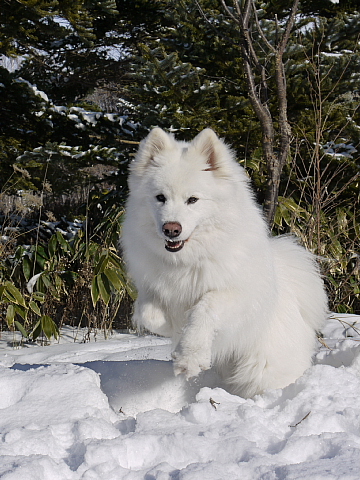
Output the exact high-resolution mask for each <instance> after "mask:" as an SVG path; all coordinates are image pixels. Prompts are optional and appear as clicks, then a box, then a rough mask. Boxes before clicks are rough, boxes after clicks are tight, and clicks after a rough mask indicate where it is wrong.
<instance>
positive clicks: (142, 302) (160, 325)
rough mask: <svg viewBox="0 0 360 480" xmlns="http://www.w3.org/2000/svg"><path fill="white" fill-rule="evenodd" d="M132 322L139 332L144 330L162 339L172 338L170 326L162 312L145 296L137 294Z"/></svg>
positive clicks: (152, 300) (153, 300)
mask: <svg viewBox="0 0 360 480" xmlns="http://www.w3.org/2000/svg"><path fill="white" fill-rule="evenodd" d="M132 322H133V325H134V326H135V327H137V328H139V329H140V330H141V329H144V328H145V329H146V330H149V331H150V332H152V333H156V334H157V335H161V336H163V337H172V336H173V329H172V325H171V323H170V322H168V321H167V320H166V318H165V314H164V312H163V310H162V309H161V308H160V306H159V305H158V304H157V302H156V301H155V299H151V298H148V297H147V295H141V294H139V297H138V298H137V300H136V302H135V305H134V314H133V317H132Z"/></svg>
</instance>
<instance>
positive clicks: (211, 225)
mask: <svg viewBox="0 0 360 480" xmlns="http://www.w3.org/2000/svg"><path fill="white" fill-rule="evenodd" d="M129 187H130V195H129V198H128V202H127V208H126V217H125V220H124V224H123V230H122V246H123V250H124V254H125V260H126V263H127V268H128V271H129V274H130V276H131V278H132V279H133V281H134V283H135V286H136V287H137V290H138V299H137V301H136V303H135V308H134V316H133V321H134V324H135V325H136V326H138V327H139V328H145V329H147V330H150V331H151V332H153V333H156V334H159V335H163V336H167V337H171V338H172V340H173V346H174V354H173V357H174V371H175V374H176V375H177V374H185V375H186V377H187V378H189V377H193V376H196V375H198V374H199V373H200V372H201V371H202V370H207V369H209V368H210V367H211V366H212V365H215V366H216V368H217V370H218V371H219V372H220V374H221V375H222V376H223V378H224V381H225V382H226V384H227V386H228V389H229V390H230V391H231V392H233V393H236V394H239V395H241V396H244V397H251V396H253V395H255V394H257V393H260V392H262V391H263V390H264V389H267V388H278V387H284V386H286V385H288V384H289V383H291V382H293V381H294V380H295V379H296V378H297V377H299V376H300V375H301V374H302V373H303V372H304V370H305V369H306V368H308V367H309V366H310V365H311V356H312V353H313V350H314V347H315V341H316V334H315V332H316V330H318V329H320V328H321V326H322V325H323V323H324V320H325V318H326V315H327V299H326V295H325V293H324V287H323V282H322V280H321V278H320V275H319V272H318V269H317V266H316V263H315V261H314V259H313V257H312V255H311V254H310V253H308V252H307V251H306V250H305V249H303V248H302V247H300V246H299V245H298V244H297V243H296V242H295V241H294V240H293V239H292V238H290V237H271V236H270V235H269V233H268V230H267V226H266V223H265V221H264V219H263V216H262V214H261V211H260V209H259V207H258V206H257V205H256V203H255V201H254V198H253V195H252V192H251V190H250V188H249V181H248V178H247V176H246V173H245V171H244V170H243V168H242V167H241V166H239V165H238V164H237V163H236V161H235V160H234V158H233V155H232V152H231V151H230V150H229V148H228V147H227V146H226V145H225V144H224V143H223V142H222V141H221V140H220V139H219V138H218V137H217V136H216V134H215V133H214V132H213V131H212V130H210V129H206V130H203V131H202V132H201V133H200V134H199V135H198V136H197V137H196V138H195V139H194V140H193V141H192V142H191V143H185V142H178V141H176V140H175V139H174V137H173V136H172V135H169V134H167V133H165V132H164V131H163V130H161V129H160V128H155V129H153V130H152V131H151V132H150V134H149V135H148V136H147V137H146V139H145V140H143V141H142V142H141V144H140V148H139V151H138V153H137V156H136V158H135V161H134V162H133V164H132V165H131V171H130V177H129ZM189 199H190V200H189ZM169 222H176V223H175V225H178V224H180V225H181V228H182V231H181V233H180V235H178V236H177V237H175V238H171V239H170V240H173V241H176V242H178V243H172V244H170V247H171V246H172V245H173V246H175V247H177V246H179V250H178V251H176V250H177V248H173V249H172V250H171V251H168V250H167V249H166V248H165V245H168V246H169V244H168V243H166V242H168V241H169V238H168V237H167V236H166V233H164V230H165V232H166V227H167V226H168V225H169ZM164 225H165V227H164ZM170 226H172V223H170ZM170 247H169V248H170Z"/></svg>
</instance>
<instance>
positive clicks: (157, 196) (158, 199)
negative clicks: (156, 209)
mask: <svg viewBox="0 0 360 480" xmlns="http://www.w3.org/2000/svg"><path fill="white" fill-rule="evenodd" d="M155 198H156V200H157V201H158V202H161V203H165V202H166V198H165V196H164V195H163V194H160V195H156V197H155Z"/></svg>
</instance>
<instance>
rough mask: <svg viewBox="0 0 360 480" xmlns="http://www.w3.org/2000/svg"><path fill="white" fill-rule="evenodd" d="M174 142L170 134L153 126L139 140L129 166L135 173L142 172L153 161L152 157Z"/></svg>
mask: <svg viewBox="0 0 360 480" xmlns="http://www.w3.org/2000/svg"><path fill="white" fill-rule="evenodd" d="M173 142H174V139H173V138H172V136H171V135H169V134H167V133H166V132H164V130H162V129H161V128H159V127H156V128H153V129H152V130H151V132H150V133H149V135H148V136H147V137H146V138H144V140H143V141H142V142H140V146H139V150H138V152H137V154H136V157H135V161H134V163H133V164H132V166H131V168H132V170H134V171H135V172H136V173H137V174H140V175H141V174H142V173H143V171H144V170H145V169H146V167H147V166H148V165H150V164H151V163H154V158H155V156H156V155H157V154H159V153H160V152H161V151H162V150H165V149H166V148H170V147H171V146H172V144H173Z"/></svg>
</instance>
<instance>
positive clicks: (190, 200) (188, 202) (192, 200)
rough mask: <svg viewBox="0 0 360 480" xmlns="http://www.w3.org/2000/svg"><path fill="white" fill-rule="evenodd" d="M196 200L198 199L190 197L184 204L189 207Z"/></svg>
mask: <svg viewBox="0 0 360 480" xmlns="http://www.w3.org/2000/svg"><path fill="white" fill-rule="evenodd" d="M198 200H199V199H198V198H196V197H190V198H188V199H187V200H186V203H187V204H188V205H190V204H192V203H196V202H197V201H198Z"/></svg>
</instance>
